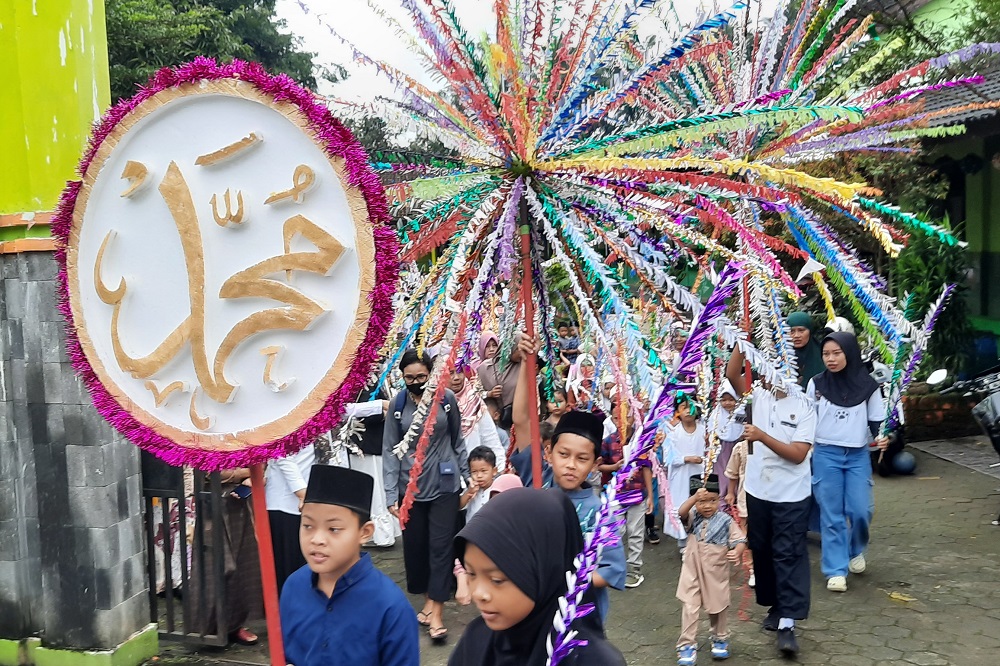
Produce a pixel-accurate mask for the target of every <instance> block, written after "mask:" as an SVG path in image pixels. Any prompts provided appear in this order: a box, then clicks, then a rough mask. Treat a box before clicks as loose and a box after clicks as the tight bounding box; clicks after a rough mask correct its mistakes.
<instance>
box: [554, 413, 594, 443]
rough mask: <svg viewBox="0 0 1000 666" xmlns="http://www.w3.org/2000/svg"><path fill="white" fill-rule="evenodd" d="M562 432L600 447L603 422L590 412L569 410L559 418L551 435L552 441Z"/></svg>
mask: <svg viewBox="0 0 1000 666" xmlns="http://www.w3.org/2000/svg"><path fill="white" fill-rule="evenodd" d="M564 432H568V433H572V434H574V435H579V436H580V437H583V438H585V439H589V440H590V441H591V442H593V443H594V444H596V445H598V446H600V445H601V442H603V441H604V420H603V419H602V418H601V417H600V416H598V415H596V414H591V413H590V412H579V411H576V410H570V411H568V412H566V413H565V414H563V415H562V416H561V417H560V418H559V423H557V424H556V429H555V432H553V433H552V441H553V442H554V441H556V440H557V439H558V438H559V435H561V434H563V433H564Z"/></svg>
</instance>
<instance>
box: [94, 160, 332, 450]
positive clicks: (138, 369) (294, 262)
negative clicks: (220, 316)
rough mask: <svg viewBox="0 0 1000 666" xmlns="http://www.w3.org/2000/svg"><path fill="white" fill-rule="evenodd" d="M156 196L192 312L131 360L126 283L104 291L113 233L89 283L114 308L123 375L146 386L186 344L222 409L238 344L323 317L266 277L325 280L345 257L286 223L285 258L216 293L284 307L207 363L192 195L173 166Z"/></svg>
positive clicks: (234, 331) (248, 322) (240, 327)
mask: <svg viewBox="0 0 1000 666" xmlns="http://www.w3.org/2000/svg"><path fill="white" fill-rule="evenodd" d="M306 168H308V167H306ZM159 192H160V195H161V196H162V197H163V200H164V201H165V202H166V204H167V209H168V210H169V211H170V214H171V217H172V218H173V220H174V225H175V226H176V227H177V233H178V235H179V236H180V241H181V247H182V250H183V252H184V264H185V268H186V270H187V278H188V300H189V303H190V313H189V314H188V316H187V317H186V318H185V319H184V321H183V322H181V323H180V324H179V325H178V326H177V327H176V328H175V329H174V330H173V331H171V332H170V333H169V334H168V335H167V337H166V338H165V339H164V340H163V341H162V342H161V343H160V345H159V346H158V347H157V348H156V349H154V350H153V352H152V353H150V354H148V355H146V356H142V357H133V356H131V355H129V354H128V353H127V352H126V351H125V348H124V346H123V345H122V341H121V336H120V332H119V319H120V316H121V308H122V304H123V303H124V301H125V297H126V294H127V291H128V285H127V282H126V280H125V278H124V277H121V278H119V282H118V286H117V287H116V288H114V289H110V288H108V287H107V286H106V285H105V283H104V280H103V277H102V269H103V265H104V254H105V251H106V250H107V248H108V245H109V244H110V242H111V240H112V238H113V236H114V232H109V233H108V235H107V236H106V237H105V238H104V241H103V242H102V244H101V247H100V249H99V251H98V253H97V258H96V261H95V264H94V283H95V289H96V291H97V294H98V296H99V298H100V299H101V301H102V302H104V303H106V304H108V305H111V306H112V308H113V309H112V314H111V342H112V348H113V350H114V354H115V359H116V360H117V362H118V364H119V366H120V367H121V368H122V370H124V371H125V372H128V373H130V374H131V375H132V376H133V377H136V378H139V379H147V378H149V377H151V376H152V375H154V374H155V373H156V372H158V371H159V370H161V369H162V368H163V367H164V366H166V365H167V364H168V363H169V362H170V361H171V360H172V359H173V358H174V357H175V356H176V355H177V354H178V353H179V352H180V350H181V349H182V348H183V347H184V345H185V344H190V346H191V358H192V363H193V365H194V370H195V374H196V376H197V377H198V382H199V384H200V386H201V390H203V391H204V393H205V394H206V395H207V396H208V397H210V398H211V399H212V400H214V401H215V402H219V403H226V402H229V401H230V400H232V398H233V395H234V393H235V391H236V386H234V385H233V384H231V383H230V382H229V381H228V380H227V379H226V377H225V366H226V362H227V361H228V360H229V357H230V356H231V355H232V354H233V353H234V352H235V351H236V349H237V348H238V347H239V345H240V344H241V343H243V342H244V341H245V340H247V339H248V338H250V337H251V336H253V335H255V334H257V333H260V332H263V331H267V330H274V329H289V330H294V331H304V330H306V329H308V328H309V327H310V326H311V325H312V324H313V322H314V321H315V320H316V319H317V318H318V317H320V316H321V315H322V314H324V312H325V310H324V308H323V307H322V306H321V305H320V304H319V303H316V302H315V301H313V300H312V299H310V298H308V297H307V296H305V295H304V294H302V293H301V292H299V291H297V290H295V289H293V288H292V287H290V286H289V285H287V284H284V283H282V282H279V281H277V280H274V279H271V278H269V277H268V276H269V275H272V274H274V273H280V272H285V273H286V275H290V274H291V272H292V271H307V272H310V273H314V274H317V275H327V274H328V273H329V272H330V271H331V270H332V268H333V266H334V265H335V264H336V263H337V260H338V259H339V258H340V257H341V255H342V254H343V253H344V246H343V245H342V244H341V243H340V242H338V241H337V239H336V238H334V237H333V236H332V235H331V234H329V233H327V232H326V231H324V230H323V229H321V228H320V227H319V226H317V225H316V224H314V223H313V222H311V221H310V220H308V219H306V218H305V217H303V216H301V215H295V216H293V217H290V218H289V219H287V220H286V221H285V223H284V226H283V227H282V236H283V240H284V254H282V255H279V256H275V257H271V258H269V259H265V260H264V261H261V262H259V263H257V264H255V265H253V266H251V267H249V268H246V269H244V270H242V271H239V272H238V273H236V274H234V275H232V276H230V277H229V279H227V280H226V281H225V282H224V283H223V285H222V288H221V289H220V290H219V297H220V298H268V299H271V300H275V301H278V302H281V303H284V304H286V305H287V306H288V307H279V308H270V309H267V310H263V311H260V312H256V313H254V314H252V315H250V316H249V317H246V318H244V319H243V320H242V321H240V322H238V323H237V324H236V325H235V326H234V327H233V328H231V329H230V330H229V332H228V334H227V335H226V336H225V338H224V339H223V341H222V344H221V345H220V346H219V349H218V351H217V352H216V354H215V356H214V358H213V359H211V361H210V359H209V356H208V351H207V348H206V341H205V248H204V245H203V241H202V236H201V229H200V227H199V224H198V216H197V212H196V209H195V205H194V200H193V199H192V196H191V191H190V188H189V187H188V185H187V182H186V181H185V180H184V176H183V174H182V173H181V171H180V168H179V167H178V166H177V163H176V162H171V163H170V166H169V167H168V168H167V172H166V174H165V175H164V177H163V180H162V181H161V183H160V187H159ZM299 235H301V236H302V237H304V238H305V239H306V240H308V241H309V242H311V243H312V244H313V245H314V246H315V247H316V250H315V251H312V252H292V251H291V242H292V240H293V239H294V238H295V237H296V236H299ZM270 363H271V366H270V368H269V370H270V369H273V357H271V361H270ZM269 376H270V372H269V371H268V372H267V373H266V377H269ZM172 386H173V384H171V385H170V386H168V387H167V388H166V389H164V391H163V392H162V393H160V394H157V393H156V392H155V391H154V399H159V398H160V397H162V400H160V403H159V404H162V401H163V400H165V399H166V396H167V395H168V394H169V393H171V392H173V391H174V390H176V389H171V387H172ZM284 386H287V384H285V385H284ZM284 386H282V388H284ZM147 388H149V386H147ZM154 388H155V387H154ZM150 390H154V389H150ZM279 390H280V389H279ZM198 392H199V391H198V390H197V389H196V390H195V392H194V393H193V394H192V397H191V405H190V416H191V420H192V423H194V424H195V425H196V426H197V427H198V428H200V429H202V430H204V429H206V428H208V427H210V426H209V425H208V421H207V420H206V419H205V418H203V417H201V416H199V415H198V413H197V410H196V409H195V397H196V395H197V393H198Z"/></svg>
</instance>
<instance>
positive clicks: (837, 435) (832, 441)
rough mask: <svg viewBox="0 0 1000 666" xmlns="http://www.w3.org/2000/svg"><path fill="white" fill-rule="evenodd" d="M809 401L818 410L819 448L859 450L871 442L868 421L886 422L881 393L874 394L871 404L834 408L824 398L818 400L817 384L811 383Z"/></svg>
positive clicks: (817, 436) (875, 392)
mask: <svg viewBox="0 0 1000 666" xmlns="http://www.w3.org/2000/svg"><path fill="white" fill-rule="evenodd" d="M806 397H808V398H809V400H810V401H812V403H813V405H814V406H815V409H816V444H817V445H824V444H827V445H833V446H843V447H846V448H849V449H860V448H861V447H863V446H868V444H869V443H870V442H871V441H872V432H871V430H870V429H869V428H868V422H869V421H881V420H882V419H884V418H885V403H884V402H883V400H882V392H881V391H874V392H873V393H872V394H871V395H870V396H869V397H868V400H866V401H865V402H862V403H861V404H860V405H854V406H853V407H841V406H840V405H835V404H833V403H832V402H830V401H829V400H827V399H826V398H825V397H823V396H821V395H820V396H817V392H816V384H815V382H814V381H813V380H812V379H810V380H809V386H808V387H807V388H806Z"/></svg>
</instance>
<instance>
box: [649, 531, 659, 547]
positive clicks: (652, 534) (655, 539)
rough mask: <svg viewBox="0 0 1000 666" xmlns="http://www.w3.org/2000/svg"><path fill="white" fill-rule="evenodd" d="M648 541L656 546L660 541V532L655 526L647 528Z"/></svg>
mask: <svg viewBox="0 0 1000 666" xmlns="http://www.w3.org/2000/svg"><path fill="white" fill-rule="evenodd" d="M646 543H651V544H653V545H654V546H655V545H656V544H658V543H660V532H659V531H658V530H657V529H656V528H655V527H649V528H647V529H646Z"/></svg>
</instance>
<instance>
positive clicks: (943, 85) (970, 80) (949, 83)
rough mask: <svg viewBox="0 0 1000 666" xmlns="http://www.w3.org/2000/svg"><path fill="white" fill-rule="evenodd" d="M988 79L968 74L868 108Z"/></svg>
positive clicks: (900, 95) (979, 82)
mask: <svg viewBox="0 0 1000 666" xmlns="http://www.w3.org/2000/svg"><path fill="white" fill-rule="evenodd" d="M985 81H986V79H985V78H984V77H983V76H981V75H976V76H966V77H963V78H961V79H956V80H954V81H944V82H942V83H935V84H932V85H929V86H920V87H919V88H916V89H914V90H907V91H906V92H904V93H900V94H898V95H895V96H894V97H890V98H889V99H884V100H882V101H881V102H876V103H875V104H872V105H871V106H869V107H868V108H867V109H866V110H867V111H868V112H869V113H870V112H872V111H874V110H875V109H878V108H881V107H883V106H888V105H889V104H893V103H894V102H901V101H903V100H906V99H909V98H911V97H916V96H917V95H922V94H924V93H927V92H934V91H937V90H944V89H945V88H954V87H956V86H961V85H980V84H982V83H984V82H985Z"/></svg>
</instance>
